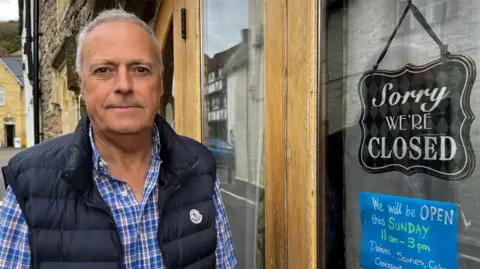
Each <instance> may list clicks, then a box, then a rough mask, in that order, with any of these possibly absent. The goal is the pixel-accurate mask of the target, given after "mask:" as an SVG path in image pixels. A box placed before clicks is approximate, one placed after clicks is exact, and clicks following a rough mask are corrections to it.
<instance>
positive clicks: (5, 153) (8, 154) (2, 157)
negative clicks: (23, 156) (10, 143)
mask: <svg viewBox="0 0 480 269" xmlns="http://www.w3.org/2000/svg"><path fill="white" fill-rule="evenodd" d="M22 150H23V148H22V149H16V148H0V167H3V166H5V165H7V164H8V161H9V160H10V158H12V157H13V155H15V154H16V153H18V152H20V151H22ZM0 179H1V180H0V197H1V198H2V199H3V194H4V193H5V184H4V181H3V173H0Z"/></svg>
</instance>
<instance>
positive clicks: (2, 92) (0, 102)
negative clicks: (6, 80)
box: [0, 86, 6, 106]
mask: <svg viewBox="0 0 480 269" xmlns="http://www.w3.org/2000/svg"><path fill="white" fill-rule="evenodd" d="M0 96H2V98H0V106H5V103H6V102H5V88H4V87H2V86H0Z"/></svg>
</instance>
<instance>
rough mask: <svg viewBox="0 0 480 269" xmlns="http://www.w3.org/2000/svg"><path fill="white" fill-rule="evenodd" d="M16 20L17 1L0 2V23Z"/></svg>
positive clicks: (6, 0) (5, 0) (2, 0)
mask: <svg viewBox="0 0 480 269" xmlns="http://www.w3.org/2000/svg"><path fill="white" fill-rule="evenodd" d="M9 20H18V0H0V21H9Z"/></svg>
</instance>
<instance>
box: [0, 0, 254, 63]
mask: <svg viewBox="0 0 480 269" xmlns="http://www.w3.org/2000/svg"><path fill="white" fill-rule="evenodd" d="M0 1H2V0H0ZM248 2H249V1H246V0H204V1H203V3H204V9H203V23H204V25H205V26H204V27H205V28H204V31H205V32H204V33H203V42H204V46H205V50H206V51H205V52H206V54H207V55H209V56H210V57H212V56H213V55H214V54H215V53H218V52H221V51H224V50H226V49H228V48H231V47H233V46H234V45H236V44H238V43H239V42H240V41H241V40H242V36H241V33H240V31H241V30H242V29H244V28H248V15H249V14H248Z"/></svg>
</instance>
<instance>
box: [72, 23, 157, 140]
mask: <svg viewBox="0 0 480 269" xmlns="http://www.w3.org/2000/svg"><path fill="white" fill-rule="evenodd" d="M156 53H157V52H156V48H155V45H154V44H153V42H152V39H151V38H150V37H149V36H148V34H147V33H146V32H145V31H144V30H143V29H142V28H141V27H139V26H137V25H136V24H134V23H131V22H122V21H118V22H108V23H104V24H101V25H100V26H97V27H96V28H94V29H93V30H92V31H91V32H90V33H89V34H88V35H87V37H86V38H85V40H84V43H83V47H82V64H81V68H82V70H81V75H78V74H77V79H78V81H79V83H80V87H81V88H82V93H83V99H84V100H85V105H86V107H87V112H88V115H89V118H90V120H91V122H92V125H93V126H94V127H95V128H97V130H101V131H108V132H113V133H117V134H125V135H128V134H136V133H138V132H141V131H144V130H146V129H151V128H152V126H153V120H154V118H155V114H156V112H157V111H158V109H159V104H160V98H161V95H162V86H161V74H160V70H159V62H158V58H157V54H156Z"/></svg>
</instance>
